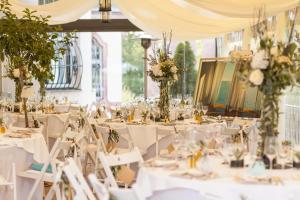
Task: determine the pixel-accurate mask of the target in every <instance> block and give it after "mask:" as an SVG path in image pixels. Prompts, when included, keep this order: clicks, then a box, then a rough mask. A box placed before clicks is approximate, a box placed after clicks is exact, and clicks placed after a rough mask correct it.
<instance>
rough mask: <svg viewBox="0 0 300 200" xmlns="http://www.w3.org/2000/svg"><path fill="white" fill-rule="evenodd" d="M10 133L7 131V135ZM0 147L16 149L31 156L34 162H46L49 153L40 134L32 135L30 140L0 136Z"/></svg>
mask: <svg viewBox="0 0 300 200" xmlns="http://www.w3.org/2000/svg"><path fill="white" fill-rule="evenodd" d="M9 132H10V131H9V130H8V131H7V133H9ZM0 145H7V146H11V147H18V148H22V149H24V150H25V151H26V152H28V153H31V154H32V155H33V159H34V160H35V161H36V162H39V163H43V162H46V160H47V158H48V156H49V152H48V148H47V145H46V142H45V140H44V137H43V135H42V134H41V133H33V134H32V135H31V137H30V138H10V137H6V136H5V135H1V136H0Z"/></svg>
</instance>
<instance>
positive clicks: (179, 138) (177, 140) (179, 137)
mask: <svg viewBox="0 0 300 200" xmlns="http://www.w3.org/2000/svg"><path fill="white" fill-rule="evenodd" d="M182 141H183V137H182V135H180V134H179V133H175V136H174V141H173V146H174V149H175V154H176V155H175V159H176V160H178V150H179V147H180V145H181V144H182Z"/></svg>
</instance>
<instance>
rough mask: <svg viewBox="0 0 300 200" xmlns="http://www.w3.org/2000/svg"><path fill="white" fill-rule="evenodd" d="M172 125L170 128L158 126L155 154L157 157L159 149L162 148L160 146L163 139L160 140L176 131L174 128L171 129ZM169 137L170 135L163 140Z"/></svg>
mask: <svg viewBox="0 0 300 200" xmlns="http://www.w3.org/2000/svg"><path fill="white" fill-rule="evenodd" d="M169 128H170V127H168V128H159V127H157V128H156V140H155V155H156V158H158V157H159V151H160V148H159V146H160V145H159V143H162V141H161V142H160V140H161V139H162V138H164V137H166V136H168V135H170V134H172V133H174V131H175V130H174V129H169ZM167 138H169V137H166V139H164V140H163V141H164V142H166V141H167Z"/></svg>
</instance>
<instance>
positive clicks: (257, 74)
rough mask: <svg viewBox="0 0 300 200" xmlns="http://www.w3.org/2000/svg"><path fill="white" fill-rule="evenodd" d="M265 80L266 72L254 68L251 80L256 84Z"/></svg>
mask: <svg viewBox="0 0 300 200" xmlns="http://www.w3.org/2000/svg"><path fill="white" fill-rule="evenodd" d="M263 80H264V74H263V73H262V72H261V71H260V70H259V69H256V70H253V71H252V72H251V73H250V76H249V81H250V82H251V83H253V84H254V85H261V84H262V82H263Z"/></svg>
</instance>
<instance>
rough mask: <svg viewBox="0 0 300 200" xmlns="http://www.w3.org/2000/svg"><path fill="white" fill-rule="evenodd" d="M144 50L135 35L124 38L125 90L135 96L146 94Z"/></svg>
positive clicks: (129, 34) (127, 35)
mask: <svg viewBox="0 0 300 200" xmlns="http://www.w3.org/2000/svg"><path fill="white" fill-rule="evenodd" d="M143 56H144V49H143V48H142V46H141V44H140V39H138V37H137V35H136V34H134V33H128V34H124V35H123V36H122V62H123V65H124V67H123V88H126V89H127V90H129V91H130V92H131V93H133V94H134V95H135V96H140V95H142V94H143V92H144V88H143V87H142V86H143V82H144V79H143V77H144V61H143Z"/></svg>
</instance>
